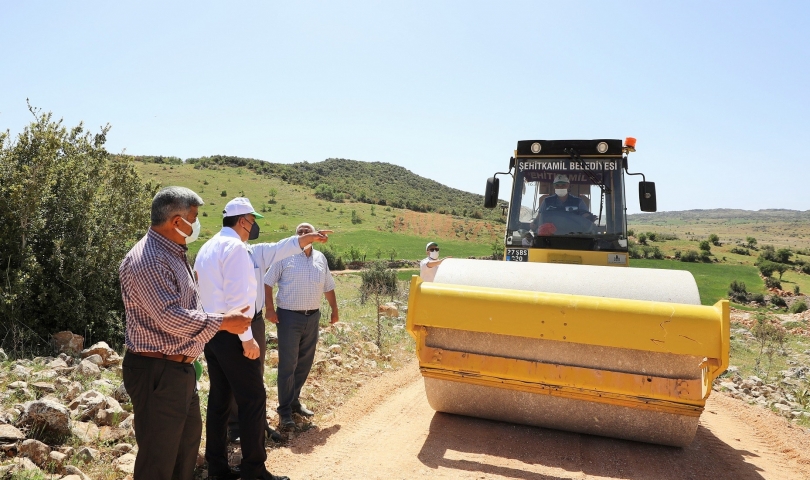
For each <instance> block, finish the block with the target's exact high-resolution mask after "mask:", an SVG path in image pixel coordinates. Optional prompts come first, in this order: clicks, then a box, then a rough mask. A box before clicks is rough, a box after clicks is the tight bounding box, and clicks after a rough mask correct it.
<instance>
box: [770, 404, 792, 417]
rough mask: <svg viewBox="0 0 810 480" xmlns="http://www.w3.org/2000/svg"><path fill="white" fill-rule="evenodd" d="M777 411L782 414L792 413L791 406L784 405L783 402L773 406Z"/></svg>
mask: <svg viewBox="0 0 810 480" xmlns="http://www.w3.org/2000/svg"><path fill="white" fill-rule="evenodd" d="M773 408H775V409H776V411H777V412H778V413H780V414H782V415H790V407H789V406H788V405H783V404H781V403H777V404H775V405H774V406H773Z"/></svg>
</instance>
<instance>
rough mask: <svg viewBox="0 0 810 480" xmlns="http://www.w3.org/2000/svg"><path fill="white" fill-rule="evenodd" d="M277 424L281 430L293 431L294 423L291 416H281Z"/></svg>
mask: <svg viewBox="0 0 810 480" xmlns="http://www.w3.org/2000/svg"><path fill="white" fill-rule="evenodd" d="M278 424H279V426H280V427H281V429H282V430H287V429H290V430H293V429H295V422H294V421H293V419H292V416H291V415H283V416H282V417H281V418H280V419H279V421H278Z"/></svg>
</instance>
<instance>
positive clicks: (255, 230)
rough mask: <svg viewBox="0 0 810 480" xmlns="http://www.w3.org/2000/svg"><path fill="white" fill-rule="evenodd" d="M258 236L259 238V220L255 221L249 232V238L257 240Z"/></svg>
mask: <svg viewBox="0 0 810 480" xmlns="http://www.w3.org/2000/svg"><path fill="white" fill-rule="evenodd" d="M257 238H259V222H253V225H252V226H251V227H250V233H249V234H248V240H256V239H257Z"/></svg>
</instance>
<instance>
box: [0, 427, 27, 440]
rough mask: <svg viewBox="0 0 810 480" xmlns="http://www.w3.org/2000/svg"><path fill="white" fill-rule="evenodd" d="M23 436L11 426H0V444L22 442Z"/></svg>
mask: <svg viewBox="0 0 810 480" xmlns="http://www.w3.org/2000/svg"><path fill="white" fill-rule="evenodd" d="M24 438H25V435H23V433H22V432H21V431H20V430H19V429H18V428H17V427H14V426H13V425H0V442H16V441H19V440H23V439H24Z"/></svg>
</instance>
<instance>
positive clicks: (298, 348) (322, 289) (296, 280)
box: [264, 223, 339, 429]
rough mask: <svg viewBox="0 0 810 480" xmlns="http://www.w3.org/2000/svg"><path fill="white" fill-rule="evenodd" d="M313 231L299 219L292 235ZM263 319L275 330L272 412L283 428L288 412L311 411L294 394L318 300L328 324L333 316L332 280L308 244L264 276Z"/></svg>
mask: <svg viewBox="0 0 810 480" xmlns="http://www.w3.org/2000/svg"><path fill="white" fill-rule="evenodd" d="M314 231H315V227H313V226H312V225H310V224H308V223H302V224H301V225H298V227H296V233H297V234H298V235H306V234H308V233H312V232H314ZM276 284H278V298H277V299H276V301H275V303H277V304H278V311H276V308H275V305H274V302H273V286H274V285H276ZM264 296H265V302H266V305H267V308H266V309H265V318H267V320H269V321H270V322H272V323H275V324H276V328H277V329H278V379H277V384H278V403H279V406H278V409H277V411H278V415H279V425H280V426H281V428H283V429H291V428H295V422H294V421H293V419H292V414H293V413H297V414H299V415H302V416H305V417H311V416H312V415H313V412H312V411H311V410H309V409H308V408H306V407H305V406H303V405H301V402H300V401H299V400H298V396H299V395H300V393H301V387H303V386H304V383H305V382H306V381H307V376H309V370H310V369H311V368H312V362H313V360H314V359H315V347H316V346H317V345H318V323H319V321H320V319H321V311H320V308H321V299H322V298H323V297H326V300H327V302H329V307H330V308H331V310H332V315H331V318H330V320H329V321H330V323H336V322H337V321H338V320H339V317H338V306H337V299H336V298H335V281H334V279H333V278H332V273H331V272H330V271H329V266H328V265H327V263H326V257H325V256H324V255H323V254H322V253H321V252H319V251H317V250H315V249H313V248H312V246H311V245H310V246H309V248H306V249H304V251H303V252H302V253H299V254H297V255H293V256H291V257H288V258H286V259H284V260H281V261H279V262H276V263H274V264H273V265H272V266H271V267H270V270H268V271H267V274H266V275H265V277H264Z"/></svg>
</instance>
